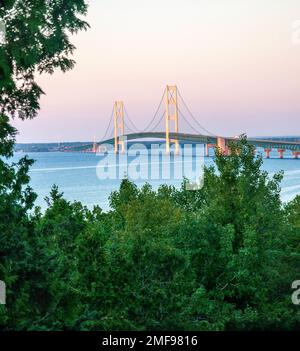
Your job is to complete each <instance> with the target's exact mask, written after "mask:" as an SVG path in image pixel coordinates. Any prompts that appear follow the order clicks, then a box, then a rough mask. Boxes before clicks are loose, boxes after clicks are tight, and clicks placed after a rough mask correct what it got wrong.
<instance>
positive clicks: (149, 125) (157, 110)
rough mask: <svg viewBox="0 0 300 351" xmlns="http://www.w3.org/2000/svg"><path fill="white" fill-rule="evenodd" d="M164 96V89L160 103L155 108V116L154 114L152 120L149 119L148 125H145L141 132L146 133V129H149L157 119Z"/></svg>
mask: <svg viewBox="0 0 300 351" xmlns="http://www.w3.org/2000/svg"><path fill="white" fill-rule="evenodd" d="M165 94H166V89H165V90H164V92H163V95H162V97H161V100H160V103H159V105H158V108H157V109H156V111H155V114H154V116H153V118H152V119H151V121H150V123H148V125H147V126H146V128H145V129H144V130H143V132H146V131H147V129H148V128H150V127H151V125H152V123H153V122H154V120H155V118H156V117H157V115H158V112H159V110H160V108H161V106H162V103H163V101H164V98H165Z"/></svg>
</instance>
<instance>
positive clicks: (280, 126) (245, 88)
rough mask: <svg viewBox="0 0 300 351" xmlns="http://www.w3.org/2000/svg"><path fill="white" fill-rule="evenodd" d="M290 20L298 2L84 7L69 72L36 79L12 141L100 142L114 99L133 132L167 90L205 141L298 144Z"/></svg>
mask: <svg viewBox="0 0 300 351" xmlns="http://www.w3.org/2000/svg"><path fill="white" fill-rule="evenodd" d="M299 20H300V1H299V0H264V1H262V0H243V1H241V0H226V1H224V0H163V1H162V0H151V1H148V0H126V1H124V0H90V8H89V13H88V16H87V22H88V23H89V24H90V26H91V28H90V29H89V30H88V31H87V32H81V33H79V34H78V35H76V36H74V37H73V38H72V42H73V43H74V44H75V46H76V47H77V50H76V52H75V55H74V58H75V60H76V62H77V64H76V67H75V68H74V69H73V70H72V71H70V72H67V73H65V74H63V73H60V72H57V73H55V74H54V75H52V76H46V75H42V76H39V77H38V78H37V81H38V83H39V84H40V85H41V87H42V88H43V90H44V91H45V93H46V95H45V96H43V97H42V99H41V110H40V112H39V115H38V117H36V118H35V119H33V120H30V121H24V122H22V121H19V120H15V121H14V125H15V126H16V127H17V128H18V130H19V135H18V142H28V143H29V142H63V141H87V140H92V139H93V138H94V137H95V138H96V139H97V140H101V138H102V137H103V134H104V132H105V129H106V126H107V124H108V122H109V119H110V115H111V111H112V106H113V103H114V101H115V100H123V101H124V103H125V106H126V109H127V111H128V113H129V114H130V117H131V119H132V120H133V121H134V123H135V124H136V125H137V127H138V128H140V129H143V128H144V127H145V126H146V125H147V124H148V122H149V121H150V120H151V118H152V117H153V115H154V113H155V110H156V108H157V106H158V104H159V101H160V98H161V96H162V94H163V91H164V89H165V86H166V85H167V84H169V85H173V84H176V85H177V86H178V88H179V90H180V92H181V95H182V96H183V97H184V99H185V101H186V103H187V104H188V106H189V108H190V110H191V111H192V113H193V115H194V116H195V117H196V118H197V120H198V121H199V123H201V124H202V125H203V126H205V128H206V129H208V130H209V131H211V132H212V133H213V134H216V135H222V136H235V135H239V134H241V133H246V134H247V135H249V136H266V135H300V128H299V125H300V123H299V116H300V79H299V78H300V30H299V29H300V24H299ZM297 21H298V22H297ZM180 126H181V127H182V128H180ZM179 129H180V131H182V132H184V131H185V130H182V129H184V126H183V124H180V121H179Z"/></svg>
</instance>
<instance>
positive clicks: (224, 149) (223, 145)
mask: <svg viewBox="0 0 300 351" xmlns="http://www.w3.org/2000/svg"><path fill="white" fill-rule="evenodd" d="M217 147H218V149H219V150H221V152H222V154H223V155H225V156H228V155H229V149H228V146H227V145H226V140H225V138H221V137H218V138H217Z"/></svg>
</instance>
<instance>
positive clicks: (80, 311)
mask: <svg viewBox="0 0 300 351" xmlns="http://www.w3.org/2000/svg"><path fill="white" fill-rule="evenodd" d="M261 162H262V160H261V158H260V157H255V156H253V150H252V148H251V147H250V146H249V145H248V144H247V142H246V140H244V139H242V140H240V141H239V142H238V143H237V144H235V145H233V146H232V149H231V154H230V156H227V157H225V156H223V155H222V154H221V153H218V154H217V156H216V167H217V169H216V170H215V169H214V168H208V169H205V182H204V187H203V188H202V189H201V190H196V191H189V190H187V189H186V186H185V185H186V182H187V181H185V182H184V184H183V186H182V188H181V189H175V188H174V187H168V186H165V185H162V186H161V187H160V188H159V189H158V190H156V191H155V190H153V189H152V188H151V186H150V185H149V184H146V185H145V186H143V187H142V188H140V189H139V188H138V187H136V185H135V184H133V183H131V182H130V181H129V180H127V179H124V180H123V181H122V183H121V185H120V189H119V191H116V192H113V193H112V194H111V197H110V204H111V210H110V211H109V212H106V213H105V212H102V211H101V209H99V208H98V207H95V208H94V209H93V210H92V211H90V210H88V209H87V208H85V207H83V206H82V205H81V204H80V203H77V202H75V203H69V202H68V201H66V200H65V199H64V198H63V195H62V194H60V193H59V191H58V189H57V187H55V186H54V187H53V189H52V191H51V193H50V197H49V198H47V199H46V200H47V203H48V208H47V210H46V211H45V213H41V212H40V211H39V209H36V210H35V212H34V213H32V214H31V215H30V216H29V215H27V217H25V218H27V219H26V221H25V222H24V215H23V216H22V218H23V219H22V224H21V223H20V221H19V222H16V226H17V227H18V238H15V237H14V235H16V234H15V232H14V231H10V232H7V236H6V238H5V242H4V241H3V244H2V245H8V243H9V241H7V240H8V238H11V240H12V244H13V243H14V245H15V240H19V246H18V247H15V246H14V245H12V247H11V248H10V250H11V251H8V249H9V247H7V246H3V247H5V250H6V252H9V259H10V261H9V264H8V263H7V264H6V265H2V266H1V267H2V272H3V273H2V274H4V275H5V277H6V278H5V279H7V282H8V283H9V286H10V288H9V296H8V299H9V304H8V305H7V306H6V311H5V313H4V314H2V317H1V319H0V321H1V323H2V326H3V328H5V329H26V330H28V329H29V330H66V329H72V330H170V329H177V330H178V329H180V330H183V329H185V330H265V329H268V330H274V329H278V330H280V329H287V330H288V329H297V327H298V324H299V321H300V314H299V311H298V309H297V307H296V306H294V305H293V304H292V303H291V293H292V291H291V289H290V286H291V283H292V281H294V280H296V279H297V278H298V279H299V277H298V274H299V268H298V267H299V264H300V256H299V236H300V231H299V223H298V213H299V211H300V208H299V206H300V203H299V199H298V198H296V199H295V200H293V201H292V202H290V203H289V204H287V205H286V206H283V205H282V203H281V201H280V197H279V194H280V187H279V184H280V180H281V177H282V175H281V174H277V175H275V176H274V177H273V178H271V179H270V178H268V176H267V174H266V173H265V172H263V171H261V170H260V167H261ZM2 231H3V229H2ZM5 243H6V244H5ZM15 262H17V263H18V264H20V269H22V270H23V272H21V271H18V270H16V269H14V271H13V272H10V271H9V267H11V266H12V264H13V263H15ZM16 272H17V273H16ZM17 274H20V275H21V276H22V279H23V280H22V282H20V280H19V279H18V278H17Z"/></svg>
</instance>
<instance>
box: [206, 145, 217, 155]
mask: <svg viewBox="0 0 300 351" xmlns="http://www.w3.org/2000/svg"><path fill="white" fill-rule="evenodd" d="M215 147H216V144H205V156H206V157H209V149H213V148H215Z"/></svg>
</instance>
